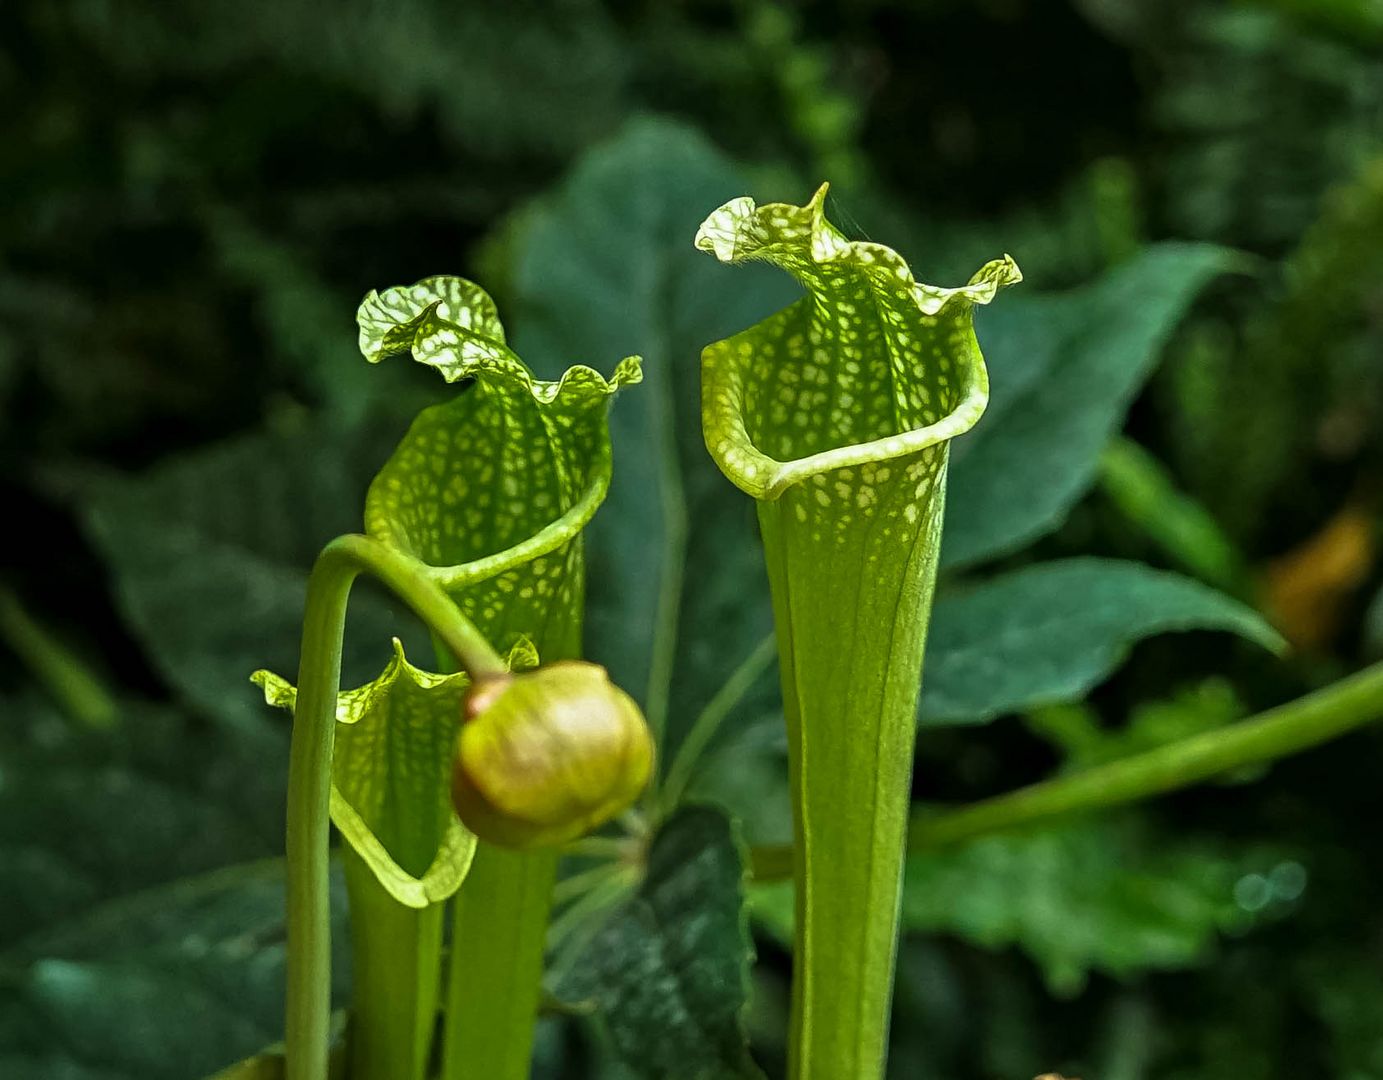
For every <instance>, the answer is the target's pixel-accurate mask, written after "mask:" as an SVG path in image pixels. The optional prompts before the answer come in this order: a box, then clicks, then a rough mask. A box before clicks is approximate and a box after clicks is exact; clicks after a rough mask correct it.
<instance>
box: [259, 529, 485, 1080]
mask: <svg viewBox="0 0 1383 1080" xmlns="http://www.w3.org/2000/svg"><path fill="white" fill-rule="evenodd" d="M362 573H369V574H372V575H373V576H374V577H376V578H378V579H379V580H380V581H381V582H383V583H384V585H386V586H387V587H388V588H389V589H390V590H392V591H393V592H394V593H396V594H397V595H398V596H399V597H400V598H401V599H402V600H403V601H404V602H405V603H406V604H408V606H409V607H410V608H412V610H413V611H414V613H415V614H417V615H418V617H419V618H421V619H422V620H423V622H424V623H426V624H427V625H428V627H429V628H430V629H431V630H432V631H433V632H434V633H435V634H436V635H437V636H438V638H439V639H441V641H442V642H443V643H444V644H445V645H446V646H447V648H449V649H451V650H452V652H454V653H455V654H456V657H457V659H458V660H459V661H460V662H461V665H462V666H463V667H464V668H465V669H466V670H467V671H469V672H470V673H471V674H472V675H473V676H475V675H484V674H498V673H502V672H503V671H504V663H503V661H502V660H500V658H499V655H498V654H497V653H495V651H494V650H493V649H492V648H490V645H489V643H488V642H486V641H485V639H484V638H483V637H482V636H481V634H480V632H479V631H478V630H477V629H476V628H475V626H474V625H473V624H472V623H471V622H470V620H469V619H467V618H466V617H465V616H464V615H463V614H462V613H461V611H460V610H459V609H458V608H457V607H456V605H455V604H454V603H452V601H451V600H450V598H449V597H448V596H447V594H446V593H445V592H443V591H442V589H441V587H440V586H439V585H438V584H437V583H436V581H435V580H434V579H433V577H432V576H431V574H430V572H429V568H428V567H427V566H425V565H424V564H423V563H421V562H418V561H417V560H416V559H413V558H411V557H410V556H408V555H405V554H403V553H402V552H400V551H398V550H396V549H394V548H391V547H388V546H386V545H384V544H382V543H380V542H379V541H378V540H373V539H371V538H369V537H366V536H360V535H355V534H352V535H347V536H340V537H337V538H336V539H335V540H333V541H331V543H329V544H328V545H327V546H326V547H325V548H323V549H322V553H321V554H320V555H319V556H318V557H317V562H316V565H315V566H313V568H312V575H311V577H310V578H309V579H308V584H307V603H306V610H305V612H304V615H303V637H302V656H301V659H300V661H299V668H298V699H297V706H296V708H295V709H294V717H293V740H292V747H291V749H290V751H289V763H288V815H287V850H288V987H287V1002H286V1012H285V1018H284V1019H285V1028H284V1031H285V1045H286V1051H285V1053H286V1064H285V1077H286V1080H325V1077H326V1075H327V1056H328V1040H329V1037H330V1031H329V1027H330V1020H331V919H330V916H331V910H330V898H329V894H328V881H327V870H328V841H329V840H330V833H331V816H330V804H331V753H332V747H333V744H334V741H335V724H336V696H337V694H338V693H339V692H340V689H341V644H342V636H343V634H344V632H345V622H346V605H347V601H348V599H349V597H350V590H351V585H352V584H353V583H354V581H355V579H356V577H358V576H359V575H360V574H362Z"/></svg>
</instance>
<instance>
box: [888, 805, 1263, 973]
mask: <svg viewBox="0 0 1383 1080" xmlns="http://www.w3.org/2000/svg"><path fill="white" fill-rule="evenodd" d="M1276 862H1277V859H1276V857H1275V856H1271V855H1269V854H1268V853H1266V852H1238V853H1235V852H1227V851H1224V850H1220V849H1218V848H1217V847H1215V846H1212V845H1210V844H1207V843H1204V842H1200V841H1197V840H1195V839H1191V838H1187V837H1184V836H1182V837H1177V838H1176V839H1175V840H1172V841H1169V839H1168V837H1167V836H1165V835H1162V834H1155V833H1153V832H1151V831H1150V830H1148V829H1146V828H1144V827H1142V825H1141V824H1140V822H1139V819H1137V818H1136V817H1129V816H1123V817H1118V818H1115V819H1105V820H1099V821H1096V820H1090V821H1083V822H1079V823H1075V824H1071V825H1066V826H1062V827H1059V828H1052V829H1043V830H1038V831H1033V832H1028V833H1020V834H1016V835H1011V836H992V837H985V838H982V839H979V840H976V841H974V842H972V843H970V844H967V845H965V846H964V847H962V848H959V849H956V850H951V851H943V852H936V853H930V854H918V855H910V856H909V857H908V862H907V870H906V873H905V876H904V884H903V925H904V927H905V928H906V929H908V930H912V931H925V932H929V933H936V932H944V933H949V934H954V935H957V936H959V937H962V938H965V939H966V940H967V941H971V942H974V943H975V944H977V945H981V946H983V947H984V948H987V949H996V948H1000V947H1004V946H1010V945H1017V946H1019V947H1020V948H1022V949H1023V950H1024V951H1025V952H1026V953H1027V954H1028V955H1029V956H1031V957H1032V958H1033V960H1035V961H1036V962H1037V963H1038V965H1039V966H1040V967H1041V968H1042V970H1043V972H1044V974H1045V975H1046V978H1047V982H1048V985H1049V986H1050V987H1051V988H1052V990H1053V991H1054V992H1056V993H1058V994H1063V995H1067V994H1074V993H1076V992H1077V991H1079V990H1080V989H1081V988H1082V987H1083V986H1084V984H1085V980H1086V977H1087V975H1088V973H1089V972H1091V971H1101V972H1105V973H1107V974H1111V975H1116V976H1128V975H1132V974H1135V973H1138V972H1143V971H1155V970H1178V969H1182V968H1188V967H1193V966H1198V965H1199V964H1201V963H1203V962H1204V961H1205V960H1206V959H1207V958H1208V956H1209V954H1210V951H1211V950H1212V948H1213V947H1214V945H1215V943H1216V941H1217V940H1218V938H1219V935H1220V933H1221V932H1222V931H1225V930H1235V931H1243V930H1246V929H1247V928H1248V927H1249V926H1250V925H1251V924H1252V922H1253V919H1252V918H1251V917H1248V916H1247V914H1246V913H1245V912H1244V911H1243V909H1242V908H1240V907H1239V905H1238V904H1237V903H1236V901H1235V893H1234V887H1235V883H1236V882H1238V881H1239V880H1240V879H1241V878H1243V877H1244V875H1246V874H1249V873H1252V872H1255V871H1262V870H1267V869H1270V868H1271V867H1272V866H1273V865H1274V864H1275V863H1276Z"/></svg>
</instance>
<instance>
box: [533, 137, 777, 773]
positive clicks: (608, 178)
mask: <svg viewBox="0 0 1383 1080" xmlns="http://www.w3.org/2000/svg"><path fill="white" fill-rule="evenodd" d="M744 188H745V180H744V178H743V177H742V176H741V175H740V172H739V170H738V169H737V168H735V167H734V166H732V165H731V163H730V162H729V161H728V160H727V159H726V158H725V157H724V156H723V155H721V154H720V153H719V152H718V151H717V150H715V149H714V148H713V147H712V146H711V145H710V144H709V143H708V142H706V140H705V139H704V138H703V137H702V136H701V135H700V134H698V133H696V132H694V131H693V130H692V129H690V128H687V127H684V126H681V125H678V124H673V123H670V122H665V121H641V122H637V123H633V124H630V125H629V126H628V127H627V128H626V129H625V131H624V132H623V133H622V134H621V135H620V136H619V137H618V138H617V139H615V140H613V141H611V142H609V143H606V144H604V145H601V146H598V147H597V148H595V149H594V150H592V151H591V152H590V153H589V154H588V155H587V156H586V157H585V158H584V159H583V160H582V161H581V162H580V164H579V165H578V166H577V167H576V169H575V170H574V171H573V172H572V174H571V176H570V177H569V178H568V179H567V180H566V181H565V182H564V183H563V184H562V185H561V187H560V188H559V189H558V190H557V191H556V192H555V193H554V194H552V195H550V196H548V197H546V198H544V199H543V200H541V201H539V202H537V203H535V204H534V205H533V206H532V207H529V208H526V209H525V211H524V213H523V215H522V218H521V220H520V222H519V224H520V229H519V232H518V239H517V241H516V242H515V244H514V246H513V248H512V258H513V278H514V290H515V295H514V300H513V303H514V307H515V309H516V317H515V323H514V325H515V332H514V339H515V341H516V343H517V345H518V347H519V349H520V351H521V352H522V353H523V355H525V356H527V357H529V358H530V360H532V362H533V363H534V365H535V367H537V368H538V369H539V370H540V371H543V372H544V373H547V374H555V373H556V372H559V371H560V370H561V369H562V366H563V365H564V364H565V363H566V361H567V357H569V356H572V355H575V356H608V355H619V354H621V353H624V352H630V351H634V352H638V353H640V354H642V355H643V356H644V357H645V361H646V363H645V384H644V385H643V386H641V387H640V388H639V392H638V393H637V394H635V395H630V396H629V397H628V398H627V399H625V400H623V401H621V402H620V404H619V407H618V408H616V409H614V410H613V411H612V413H611V417H610V427H611V437H612V440H613V443H614V458H615V462H614V477H613V480H612V482H611V487H610V494H609V498H608V499H607V501H606V508H605V510H604V512H603V513H600V514H597V515H596V517H595V519H594V520H593V521H592V522H591V524H590V525H589V526H588V527H587V530H586V532H585V534H584V535H585V537H586V541H587V557H588V560H589V563H590V567H591V575H590V578H591V580H590V592H589V598H588V603H587V616H586V627H587V648H588V652H589V654H590V655H591V656H592V657H593V658H594V659H596V660H599V661H600V662H601V663H602V664H604V665H606V667H608V668H609V669H610V672H611V675H612V677H613V678H614V679H615V681H616V682H617V683H619V685H621V686H622V687H624V688H625V689H626V690H628V691H629V692H630V693H632V694H633V695H634V697H635V698H636V699H638V700H639V701H640V703H641V704H642V705H643V706H644V710H645V713H646V715H647V716H648V718H649V722H650V724H651V725H652V726H653V728H654V730H655V731H658V730H660V729H662V730H663V732H664V735H665V737H664V739H663V741H662V753H663V757H664V759H665V761H666V759H667V758H668V756H669V754H670V752H671V751H672V750H673V749H674V748H675V747H676V746H677V745H678V744H679V742H680V741H681V739H682V737H683V735H684V734H685V733H686V731H687V730H688V729H689V728H690V726H691V725H692V723H693V722H694V720H695V718H696V717H697V716H698V714H699V713H700V712H701V710H702V709H704V708H705V706H706V705H707V703H708V702H709V701H710V700H711V699H712V698H713V697H714V696H715V694H716V693H717V691H718V690H719V689H720V688H721V686H722V685H723V684H724V683H725V681H726V679H727V678H728V677H729V676H730V674H731V673H732V672H733V671H735V669H736V668H737V667H738V665H739V663H740V661H741V660H742V659H743V658H744V657H745V656H746V655H748V654H749V653H751V652H752V651H753V649H754V647H755V646H756V645H757V643H758V642H759V641H761V640H762V639H763V637H764V635H765V634H766V633H768V631H769V629H770V626H771V618H772V616H771V611H770V606H769V599H768V588H767V582H766V580H765V578H764V572H763V566H762V562H761V560H760V559H759V556H758V553H757V545H756V542H755V527H754V519H753V513H752V512H751V511H750V509H749V508H748V507H747V506H745V505H744V503H743V501H741V500H738V499H736V498H734V493H733V491H731V490H730V489H729V487H728V485H727V484H726V483H725V480H724V478H723V477H722V476H721V475H720V474H719V472H718V471H717V469H716V468H715V465H714V463H713V462H711V460H710V459H709V458H708V457H707V456H706V449H705V444H704V442H703V440H702V436H701V421H700V414H699V408H698V399H699V393H700V391H699V386H700V372H699V365H700V356H701V348H702V346H704V345H705V344H706V342H708V341H713V340H715V339H717V338H720V337H724V336H726V335H728V334H730V333H733V332H734V331H735V330H736V329H738V328H739V327H741V326H744V325H746V324H748V323H752V322H755V321H757V320H758V319H760V318H763V317H764V316H765V315H768V314H769V313H771V312H772V311H774V310H776V309H777V308H779V307H781V306H782V305H783V304H785V303H787V302H789V301H790V300H791V299H792V298H793V295H794V291H793V289H792V287H791V284H790V283H789V282H787V281H785V280H784V279H783V278H782V275H778V274H774V273H773V272H772V271H771V270H769V269H768V268H761V267H759V268H750V269H748V270H746V271H744V272H742V273H740V274H738V275H730V274H725V273H723V272H721V270H720V268H719V267H717V266H715V265H714V264H713V263H711V262H709V261H708V260H707V259H705V258H703V257H702V256H700V255H699V254H698V253H697V252H696V251H695V250H694V249H693V248H692V247H691V245H690V244H688V243H687V236H686V229H687V222H689V221H696V220H698V219H699V218H700V217H702V216H703V215H704V214H705V212H706V209H707V208H708V207H711V206H715V205H717V204H719V203H722V202H724V201H725V200H726V199H728V198H730V197H732V196H734V195H736V194H738V193H739V192H741V191H743V190H744ZM772 683H773V681H772V680H771V679H768V678H765V679H763V680H761V683H760V685H758V686H756V688H755V696H757V697H760V698H762V697H763V696H764V695H765V694H767V696H769V697H770V698H771V697H772V696H773V695H774V694H775V693H776V690H775V689H774V688H773V685H772ZM742 715H745V712H744V710H742V709H741V710H737V711H736V712H735V718H738V717H739V716H742Z"/></svg>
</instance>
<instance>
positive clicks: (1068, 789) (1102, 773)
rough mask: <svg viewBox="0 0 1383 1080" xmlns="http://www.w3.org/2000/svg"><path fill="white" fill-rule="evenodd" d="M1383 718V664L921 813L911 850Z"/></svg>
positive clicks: (1229, 765) (1070, 809) (1075, 809)
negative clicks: (1208, 724)
mask: <svg viewBox="0 0 1383 1080" xmlns="http://www.w3.org/2000/svg"><path fill="white" fill-rule="evenodd" d="M1380 718H1383V663H1378V664H1374V665H1372V666H1371V667H1367V668H1365V669H1364V670H1363V671H1360V672H1358V673H1356V674H1354V675H1351V676H1349V677H1348V678H1345V679H1341V680H1340V681H1339V682H1337V683H1334V684H1332V685H1330V686H1327V687H1325V688H1324V689H1322V690H1317V691H1316V692H1314V693H1311V694H1307V695H1306V696H1305V697H1301V698H1298V699H1297V700H1295V701H1289V702H1288V703H1286V704H1285V705H1279V706H1277V707H1276V708H1273V709H1269V710H1268V711H1267V712H1263V713H1260V714H1258V715H1257V716H1253V717H1250V718H1249V719H1247V720H1241V721H1239V722H1238V723H1236V724H1230V725H1229V726H1227V727H1224V728H1220V729H1219V730H1218V731H1209V732H1205V733H1204V734H1201V735H1193V736H1191V737H1190V738H1187V739H1181V740H1179V741H1177V742H1174V743H1168V744H1167V745H1166V746H1160V747H1158V748H1157V749H1155V750H1149V751H1147V752H1146V753H1142V754H1135V755H1133V756H1132V757H1127V758H1123V759H1122V760H1120V761H1113V762H1110V763H1109V764H1107V765H1099V766H1096V767H1095V768H1092V769H1087V770H1085V771H1084V772H1079V773H1073V774H1071V775H1069V776H1059V777H1056V778H1055V779H1052V780H1046V781H1043V782H1042V783H1039V784H1033V785H1031V786H1030V787H1026V788H1022V789H1020V790H1018V791H1014V792H1010V793H1008V794H1006V795H999V796H996V797H995V798H992V799H985V800H984V801H982V802H978V803H975V804H973V805H971V806H965V807H961V808H960V809H957V810H951V811H946V812H943V813H940V814H933V815H930V816H929V815H926V814H917V815H915V816H914V817H913V820H912V825H911V828H910V829H909V848H910V850H913V851H930V850H934V849H937V848H942V847H946V846H948V845H952V844H958V843H963V842H965V841H967V840H974V839H976V838H977V837H981V836H987V835H989V834H990V833H995V832H1000V831H1003V830H1008V829H1017V828H1022V827H1024V826H1029V825H1036V824H1041V823H1042V822H1046V821H1051V820H1053V819H1055V818H1060V817H1064V816H1066V815H1068V814H1076V813H1081V812H1086V811H1091V810H1099V809H1103V808H1105V807H1110V806H1118V805H1121V804H1123V803H1129V802H1135V801H1137V800H1139V799H1144V798H1147V797H1149V796H1151V795H1160V794H1163V793H1165V792H1169V791H1175V790H1177V789H1178V788H1183V787H1189V786H1191V785H1192V784H1197V783H1200V782H1201V781H1203V780H1210V779H1214V778H1215V777H1217V776H1222V775H1224V774H1225V773H1227V772H1231V771H1233V770H1236V769H1240V768H1243V767H1245V766H1248V765H1261V764H1265V763H1267V762H1270V761H1275V760H1277V759H1278V758H1282V757H1286V756H1288V755H1290V754H1294V753H1297V752H1299V751H1301V750H1306V749H1309V748H1311V747H1313V746H1318V745H1320V744H1321V743H1325V742H1328V741H1330V740H1331V739H1334V738H1336V737H1338V736H1340V735H1344V734H1347V733H1348V732H1350V731H1353V730H1354V729H1355V728H1359V727H1362V726H1364V725H1365V724H1369V723H1372V722H1373V721H1375V720H1378V719H1380ZM753 872H754V878H755V880H756V881H773V880H777V879H781V878H786V877H789V876H790V875H791V874H792V872H793V871H792V853H791V849H790V848H789V846H788V845H774V846H765V847H760V848H756V849H755V850H754V858H753Z"/></svg>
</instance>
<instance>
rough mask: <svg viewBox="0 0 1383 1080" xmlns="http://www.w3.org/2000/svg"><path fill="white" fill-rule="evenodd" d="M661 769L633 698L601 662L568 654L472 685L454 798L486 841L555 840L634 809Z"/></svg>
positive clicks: (544, 843) (533, 843) (524, 843)
mask: <svg viewBox="0 0 1383 1080" xmlns="http://www.w3.org/2000/svg"><path fill="white" fill-rule="evenodd" d="M652 770H653V738H652V735H651V734H650V733H649V730H648V724H647V722H645V720H644V718H643V713H642V712H640V711H639V707H638V705H636V704H635V703H634V700H633V699H632V698H631V697H630V696H629V695H628V694H626V693H625V692H624V691H623V690H621V689H620V688H619V687H617V686H615V684H614V683H612V682H611V681H610V677H609V675H608V674H606V671H605V669H604V668H603V667H600V666H599V665H598V664H589V663H585V662H583V661H578V660H568V661H561V662H558V663H554V664H549V665H546V666H544V667H540V668H536V669H535V670H533V671H525V672H521V673H518V674H514V675H497V676H493V677H490V678H484V679H480V680H478V681H477V682H476V683H475V684H474V685H473V686H472V687H471V690H470V693H469V694H468V695H467V698H466V703H465V719H464V722H463V723H462V725H461V734H460V736H459V737H458V739H457V748H456V758H455V761H454V762H453V765H452V785H451V795H452V804H453V805H454V806H455V807H456V812H457V814H458V815H459V816H460V818H461V820H462V822H463V823H464V824H465V825H466V827H467V828H469V829H470V830H471V831H472V832H474V833H475V834H476V835H477V836H479V837H480V838H481V839H482V840H487V841H489V842H490V843H492V844H498V845H501V846H503V847H512V848H532V847H552V846H556V845H559V844H563V843H566V842H567V841H568V840H572V839H574V838H575V837H577V836H580V835H581V834H582V833H585V832H588V831H590V830H591V829H593V828H595V827H596V826H597V825H599V824H601V823H602V822H605V821H608V820H609V819H610V818H611V817H613V816H614V815H615V814H617V813H619V812H620V811H621V810H623V809H624V808H625V807H627V806H628V805H629V804H630V803H632V802H633V801H634V799H635V798H636V797H637V796H638V795H639V793H640V792H641V791H642V790H643V789H644V786H645V785H646V784H647V783H648V778H649V775H650V773H651V772H652Z"/></svg>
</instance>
